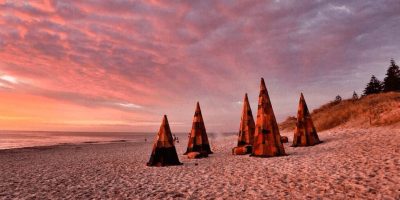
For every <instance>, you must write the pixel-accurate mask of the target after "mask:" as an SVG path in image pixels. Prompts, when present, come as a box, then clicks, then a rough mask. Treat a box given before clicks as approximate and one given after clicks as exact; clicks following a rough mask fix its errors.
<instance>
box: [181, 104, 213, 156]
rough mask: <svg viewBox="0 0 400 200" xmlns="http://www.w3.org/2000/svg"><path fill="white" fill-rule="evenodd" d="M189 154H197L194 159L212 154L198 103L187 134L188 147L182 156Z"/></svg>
mask: <svg viewBox="0 0 400 200" xmlns="http://www.w3.org/2000/svg"><path fill="white" fill-rule="evenodd" d="M191 152H197V153H199V155H198V156H196V158H199V157H207V156H208V154H212V153H213V152H212V151H211V148H210V144H209V142H208V137H207V132H206V127H205V126H204V121H203V116H202V115H201V110H200V104H199V102H197V105H196V111H195V113H194V117H193V125H192V131H191V132H190V134H189V142H188V147H187V150H186V153H185V154H184V155H187V154H189V153H191Z"/></svg>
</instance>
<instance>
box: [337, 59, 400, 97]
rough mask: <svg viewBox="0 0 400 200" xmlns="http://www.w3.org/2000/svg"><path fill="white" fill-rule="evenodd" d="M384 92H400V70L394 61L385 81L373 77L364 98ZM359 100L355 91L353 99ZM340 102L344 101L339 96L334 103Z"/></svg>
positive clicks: (391, 62)
mask: <svg viewBox="0 0 400 200" xmlns="http://www.w3.org/2000/svg"><path fill="white" fill-rule="evenodd" d="M382 92H400V68H399V66H398V65H397V64H396V62H395V61H394V59H390V65H389V68H388V69H387V72H386V77H385V78H384V79H383V81H380V80H379V79H377V78H376V77H375V75H372V76H371V80H370V81H369V83H368V84H367V86H366V87H365V89H364V91H363V96H367V95H370V94H378V93H382ZM358 98H359V97H358V94H357V93H356V92H355V91H354V92H353V96H352V98H351V99H352V100H357V99H358ZM340 101H342V97H341V96H340V95H337V96H336V98H335V100H334V101H333V102H335V103H339V102H340Z"/></svg>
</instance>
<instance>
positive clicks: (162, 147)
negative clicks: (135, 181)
mask: <svg viewBox="0 0 400 200" xmlns="http://www.w3.org/2000/svg"><path fill="white" fill-rule="evenodd" d="M171 165H182V163H181V162H179V158H178V154H177V153H176V149H175V146H174V142H173V139H172V134H171V129H170V128H169V124H168V119H167V116H166V115H164V118H163V122H162V124H161V126H160V130H159V131H158V133H157V137H156V140H155V141H154V145H153V151H152V152H151V156H150V160H149V162H148V163H147V166H171Z"/></svg>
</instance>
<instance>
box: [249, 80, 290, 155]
mask: <svg viewBox="0 0 400 200" xmlns="http://www.w3.org/2000/svg"><path fill="white" fill-rule="evenodd" d="M283 155H286V153H285V149H284V147H283V145H282V143H281V135H280V133H279V128H278V123H277V122H276V118H275V114H274V111H273V109H272V105H271V100H270V98H269V95H268V91H267V87H266V86H265V82H264V79H263V78H261V86H260V95H259V98H258V110H257V122H256V129H255V134H254V143H253V151H252V154H251V156H258V157H272V156H283Z"/></svg>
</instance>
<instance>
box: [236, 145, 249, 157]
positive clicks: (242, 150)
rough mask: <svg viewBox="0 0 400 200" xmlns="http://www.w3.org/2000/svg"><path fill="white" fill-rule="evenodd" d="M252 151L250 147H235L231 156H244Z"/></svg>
mask: <svg viewBox="0 0 400 200" xmlns="http://www.w3.org/2000/svg"><path fill="white" fill-rule="evenodd" d="M252 149H253V146H252V145H245V146H240V147H235V148H233V149H232V155H246V154H249V153H251V151H252Z"/></svg>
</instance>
